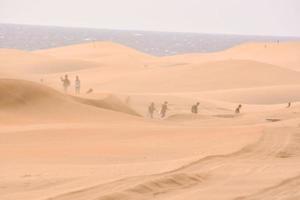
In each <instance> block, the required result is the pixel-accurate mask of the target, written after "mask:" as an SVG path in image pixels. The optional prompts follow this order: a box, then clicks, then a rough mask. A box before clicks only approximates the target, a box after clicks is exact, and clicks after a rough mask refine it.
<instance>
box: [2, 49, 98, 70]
mask: <svg viewBox="0 0 300 200" xmlns="http://www.w3.org/2000/svg"><path fill="white" fill-rule="evenodd" d="M0 62H1V63H2V65H1V72H10V73H58V72H67V71H75V70H81V69H87V68H94V67H99V66H101V65H100V64H99V63H95V62H89V61H82V60H78V59H69V58H66V59H58V58H54V57H51V56H43V55H38V54H35V53H31V52H25V51H19V50H14V49H0Z"/></svg>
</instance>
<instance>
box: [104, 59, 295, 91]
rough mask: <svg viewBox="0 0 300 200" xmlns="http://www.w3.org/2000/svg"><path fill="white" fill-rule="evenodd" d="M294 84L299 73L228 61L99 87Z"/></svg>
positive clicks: (199, 88)
mask: <svg viewBox="0 0 300 200" xmlns="http://www.w3.org/2000/svg"><path fill="white" fill-rule="evenodd" d="M266 77H267V78H266ZM293 84H300V73H299V72H295V71H292V70H288V69H285V68H282V67H278V66H274V65H269V64H265V63H260V62H255V61H249V60H226V61H218V62H211V63H206V64H202V65H189V66H177V67H170V68H159V69H153V70H147V71H142V72H138V73H136V74H130V75H128V76H123V77H122V78H120V79H115V80H112V81H111V82H108V83H106V84H104V85H102V86H101V87H100V88H101V89H106V90H108V91H109V90H111V91H117V92H120V91H121V92H123V91H127V92H199V91H205V90H206V91H209V90H222V89H237V88H249V87H261V86H275V85H293Z"/></svg>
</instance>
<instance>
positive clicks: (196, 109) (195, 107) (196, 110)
mask: <svg viewBox="0 0 300 200" xmlns="http://www.w3.org/2000/svg"><path fill="white" fill-rule="evenodd" d="M199 105H200V103H199V102H197V103H196V104H195V105H192V108H191V111H192V113H193V114H198V107H199Z"/></svg>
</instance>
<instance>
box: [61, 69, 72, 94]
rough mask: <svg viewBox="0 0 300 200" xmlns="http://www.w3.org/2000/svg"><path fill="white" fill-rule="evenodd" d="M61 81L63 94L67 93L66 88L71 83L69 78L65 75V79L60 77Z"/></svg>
mask: <svg viewBox="0 0 300 200" xmlns="http://www.w3.org/2000/svg"><path fill="white" fill-rule="evenodd" d="M60 79H61V81H62V84H63V88H64V92H65V93H68V88H69V86H70V85H71V82H70V80H69V77H68V75H67V74H66V75H65V77H64V78H63V77H60Z"/></svg>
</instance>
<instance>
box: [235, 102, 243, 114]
mask: <svg viewBox="0 0 300 200" xmlns="http://www.w3.org/2000/svg"><path fill="white" fill-rule="evenodd" d="M241 109H242V105H241V104H240V105H239V106H238V107H237V108H236V109H235V114H240V113H241Z"/></svg>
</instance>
